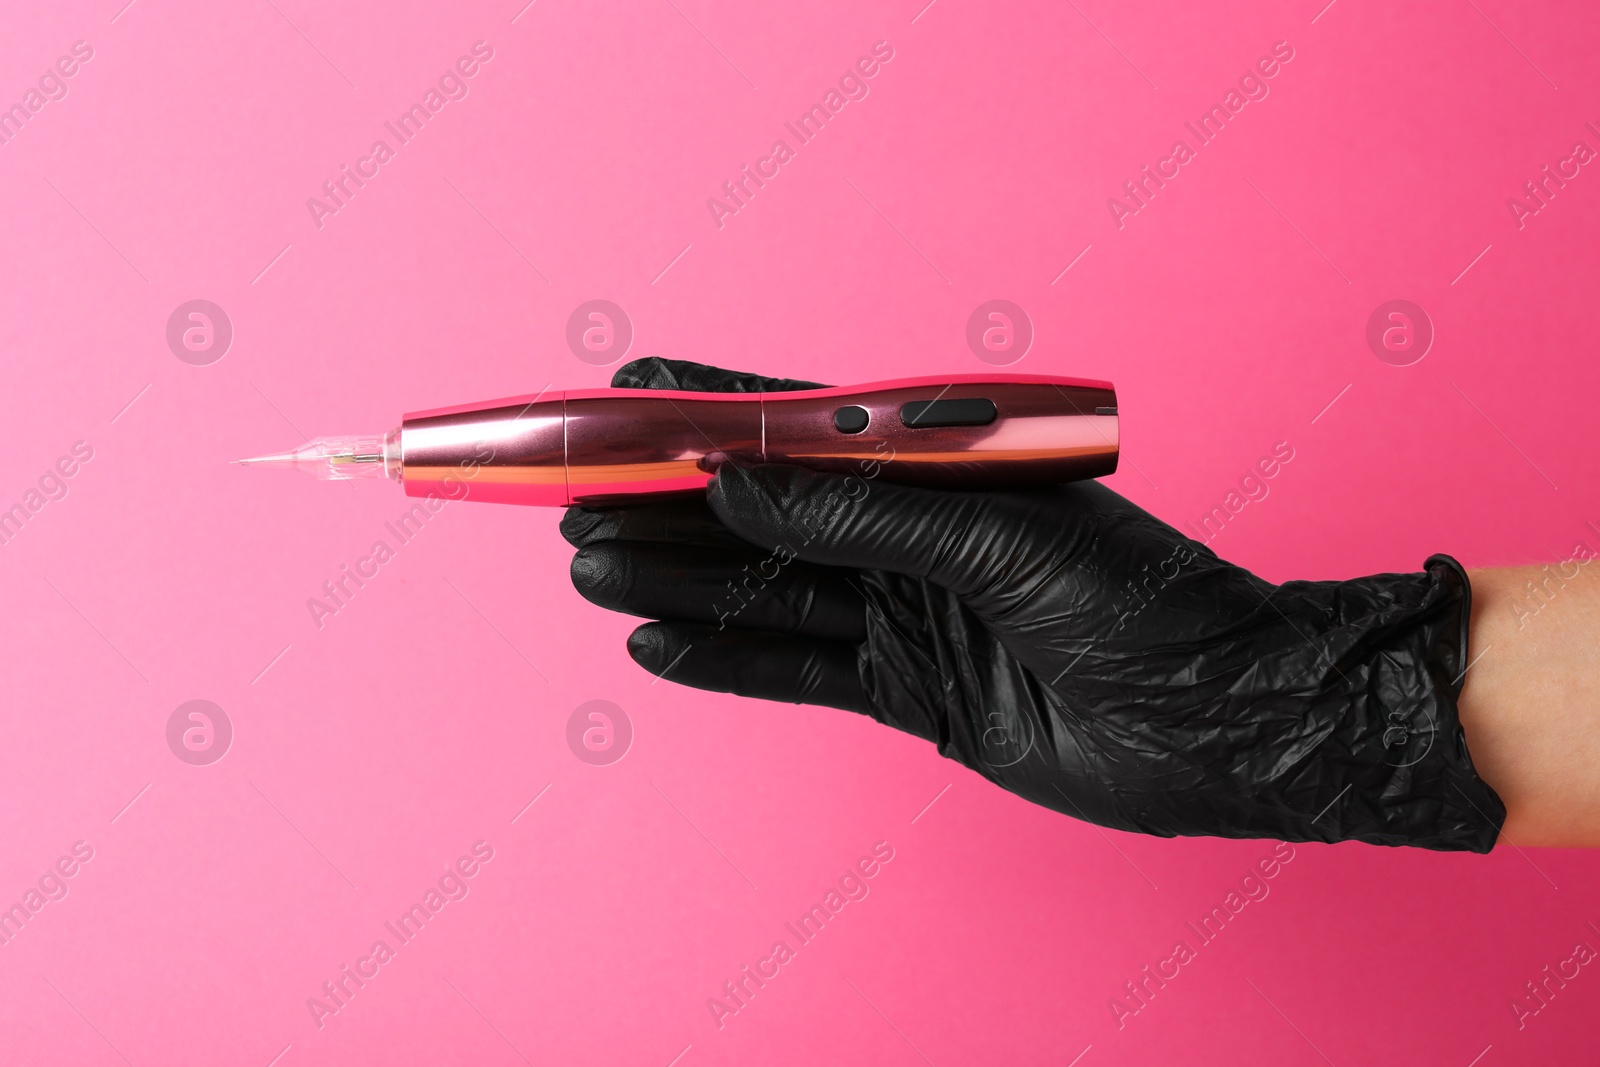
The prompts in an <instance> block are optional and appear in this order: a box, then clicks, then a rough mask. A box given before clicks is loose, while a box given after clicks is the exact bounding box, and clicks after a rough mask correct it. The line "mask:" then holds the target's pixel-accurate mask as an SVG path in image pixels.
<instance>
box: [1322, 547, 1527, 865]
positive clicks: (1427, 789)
mask: <svg viewBox="0 0 1600 1067" xmlns="http://www.w3.org/2000/svg"><path fill="white" fill-rule="evenodd" d="M1423 567H1424V572H1425V573H1424V574H1423V575H1418V576H1415V577H1417V578H1419V579H1421V580H1423V581H1424V582H1425V583H1426V588H1425V589H1424V590H1423V595H1422V597H1421V599H1420V602H1418V603H1416V604H1415V605H1414V606H1413V607H1412V608H1411V609H1410V610H1408V611H1406V612H1404V614H1403V617H1401V618H1391V619H1385V620H1384V621H1383V622H1382V623H1381V624H1380V625H1379V626H1378V627H1377V629H1376V631H1375V632H1374V633H1373V635H1372V636H1373V637H1374V638H1375V639H1376V640H1375V643H1374V645H1373V646H1372V647H1370V648H1369V649H1368V650H1367V652H1368V655H1367V656H1366V657H1365V660H1366V662H1365V663H1363V664H1361V665H1360V667H1359V668H1358V669H1357V671H1356V672H1355V677H1353V678H1352V679H1351V680H1352V682H1354V684H1355V685H1356V692H1355V699H1354V700H1353V701H1352V702H1351V716H1352V719H1353V720H1354V721H1353V722H1352V723H1351V725H1352V726H1353V727H1355V733H1356V734H1357V735H1358V737H1359V738H1360V742H1359V744H1358V745H1357V746H1353V747H1357V748H1358V749H1359V750H1360V751H1361V752H1362V753H1363V755H1364V756H1365V757H1366V758H1365V759H1364V760H1363V761H1362V762H1363V763H1365V764H1366V765H1365V766H1362V767H1360V768H1359V769H1356V768H1352V772H1353V773H1351V774H1350V777H1349V786H1350V788H1349V792H1348V793H1347V794H1346V795H1345V796H1344V797H1342V798H1341V799H1339V800H1337V801H1334V802H1333V805H1332V810H1330V811H1329V812H1328V813H1327V814H1326V815H1323V816H1320V817H1319V818H1318V819H1316V820H1314V821H1313V824H1312V826H1311V827H1310V828H1309V830H1310V831H1311V832H1310V833H1309V834H1308V836H1309V837H1310V838H1311V839H1313V840H1318V839H1320V840H1358V841H1366V842H1369V843H1372V844H1377V845H1409V846H1412V847H1418V848H1431V849H1439V850H1445V851H1470V852H1488V851H1489V850H1490V849H1492V848H1493V847H1494V844H1495V840H1496V839H1497V838H1498V837H1499V835H1500V827H1501V826H1502V825H1503V824H1504V823H1505V819H1506V808H1505V804H1504V803H1502V802H1501V800H1500V797H1499V796H1498V795H1497V794H1496V793H1495V791H1494V789H1493V788H1491V787H1490V785H1489V783H1487V782H1485V781H1484V780H1483V779H1482V778H1480V777H1479V776H1478V773H1477V771H1476V770H1475V769H1474V767H1473V765H1472V757H1471V756H1470V754H1469V753H1468V752H1467V738H1466V733H1465V731H1464V730H1463V729H1462V727H1461V716H1460V714H1459V711H1458V702H1459V700H1460V697H1461V690H1462V688H1463V685H1464V682H1465V677H1466V672H1467V668H1468V666H1469V665H1470V664H1471V660H1470V659H1469V655H1468V653H1469V650H1468V633H1469V628H1470V623H1471V619H1472V586H1471V583H1470V582H1469V581H1468V579H1467V572H1466V571H1465V570H1464V569H1463V568H1462V566H1461V564H1460V563H1458V562H1457V561H1456V560H1455V559H1453V558H1451V557H1450V556H1446V555H1434V556H1430V557H1429V558H1428V560H1427V562H1426V563H1424V564H1423ZM1385 577H1392V576H1385ZM1373 580H1375V579H1368V581H1373ZM1363 643H1364V642H1363ZM1325 834H1326V835H1327V836H1324V835H1325Z"/></svg>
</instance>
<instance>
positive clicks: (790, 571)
mask: <svg viewBox="0 0 1600 1067" xmlns="http://www.w3.org/2000/svg"><path fill="white" fill-rule="evenodd" d="M572 584H573V585H574V586H575V587H576V588H577V590H578V592H580V593H582V594H583V596H584V598H585V599H587V600H588V601H590V602H591V603H593V604H598V605H599V606H600V607H602V608H606V609H608V610H610V611H621V612H626V613H628V614H630V615H641V616H643V617H645V618H647V619H667V620H671V621H675V622H695V623H709V624H712V625H714V626H716V627H717V628H718V629H724V628H727V627H737V628H739V629H744V630H768V631H772V632H775V633H780V634H805V635H807V636H810V637H824V638H829V639H832V640H836V641H848V642H851V643H858V642H860V641H862V640H864V639H865V638H866V636H867V623H866V610H867V608H866V601H865V599H864V598H863V597H862V595H861V593H860V591H859V590H857V589H856V587H855V586H853V585H852V584H851V583H850V582H849V580H848V576H847V575H846V574H845V573H844V572H840V571H830V570H829V569H827V568H821V567H814V566H812V565H810V564H806V563H800V562H797V561H795V560H793V559H784V558H782V557H775V556H773V555H771V554H767V553H762V552H760V551H759V550H756V549H749V550H747V551H744V552H731V551H729V550H728V549H725V548H703V547H700V546H693V545H658V544H628V543H624V542H619V541H606V542H601V543H599V544H595V545H590V546H588V547H587V548H581V549H579V550H578V554H577V555H575V556H573V557H572Z"/></svg>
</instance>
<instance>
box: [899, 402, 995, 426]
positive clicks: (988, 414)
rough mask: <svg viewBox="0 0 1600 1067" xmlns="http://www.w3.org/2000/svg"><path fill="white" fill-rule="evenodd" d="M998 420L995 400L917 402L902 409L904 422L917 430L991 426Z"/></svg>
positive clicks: (901, 415)
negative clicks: (937, 427) (936, 427)
mask: <svg viewBox="0 0 1600 1067" xmlns="http://www.w3.org/2000/svg"><path fill="white" fill-rule="evenodd" d="M994 419H995V408H994V401H993V400H989V399H987V398H986V397H980V396H974V397H964V398H962V399H959V400H913V401H912V402H911V403H909V404H905V405H902V406H901V408H900V421H901V422H903V423H905V424H906V425H907V426H909V427H911V428H913V429H917V430H922V429H927V428H929V427H932V426H987V425H989V424H990V423H991V422H993V421H994Z"/></svg>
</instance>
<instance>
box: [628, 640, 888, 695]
mask: <svg viewBox="0 0 1600 1067" xmlns="http://www.w3.org/2000/svg"><path fill="white" fill-rule="evenodd" d="M628 654H629V655H631V656H632V657H633V659H634V662H635V663H637V664H639V666H641V667H643V668H644V669H645V670H647V671H649V672H650V673H651V674H654V675H656V676H657V677H660V678H665V679H666V680H667V681H669V682H677V683H678V684H680V685H689V686H693V687H694V688H696V689H706V690H709V691H711V692H713V693H734V694H737V695H738V696H743V697H755V698H757V699H759V700H779V701H783V702H785V703H789V704H822V705H825V706H827V707H830V708H843V709H844V710H845V711H855V712H860V713H862V714H866V712H867V706H868V705H867V695H866V692H865V690H864V689H863V688H862V686H861V673H860V671H859V669H858V668H857V666H856V647H855V646H854V645H851V644H849V643H847V642H844V641H825V640H819V639H817V638H810V637H778V636H776V635H773V634H763V633H754V632H751V631H748V630H721V631H719V630H718V629H717V628H716V627H714V626H698V625H694V624H691V623H675V622H652V623H647V624H645V625H644V626H641V627H639V628H638V629H637V630H635V631H633V633H632V634H630V635H629V637H628Z"/></svg>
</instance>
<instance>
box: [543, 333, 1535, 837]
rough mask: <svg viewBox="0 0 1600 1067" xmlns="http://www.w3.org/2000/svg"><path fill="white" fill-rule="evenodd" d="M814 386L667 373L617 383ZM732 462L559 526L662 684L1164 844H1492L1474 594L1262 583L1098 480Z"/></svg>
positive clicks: (1444, 577) (1452, 587)
mask: <svg viewBox="0 0 1600 1067" xmlns="http://www.w3.org/2000/svg"><path fill="white" fill-rule="evenodd" d="M612 384H613V385H615V386H621V387H632V388H673V389H692V390H706V391H724V392H753V391H758V390H766V391H778V390H785V389H800V388H817V386H816V385H814V384H813V383H809V382H791V381H786V380H783V379H772V378H761V377H757V376H755V375H746V374H737V373H734V372H729V371H723V370H718V369H716V368H713V367H703V366H700V365H698V364H693V363H681V362H677V361H667V360H659V359H645V360H638V361H636V362H634V363H630V364H628V365H627V366H625V367H623V368H622V369H621V370H619V371H618V372H617V374H616V376H615V378H614V379H613V382H612ZM875 474H881V472H879V471H873V470H868V471H863V472H862V474H861V475H859V476H856V475H838V474H821V473H816V472H813V471H809V470H805V469H802V468H799V467H792V466H780V465H763V466H749V465H744V464H737V463H728V464H725V465H724V466H723V467H722V468H721V469H720V470H719V471H718V473H717V476H716V478H715V479H714V480H713V481H712V483H711V486H710V488H709V490H708V491H707V493H706V496H705V497H704V498H701V497H698V496H696V497H692V498H676V499H670V500H662V501H658V502H653V503H648V504H641V505H632V506H626V507H616V508H595V509H588V508H572V509H569V510H568V511H567V513H566V516H565V517H564V518H563V520H562V523H561V530H562V533H563V534H564V535H565V536H566V538H567V540H568V541H569V542H571V543H572V544H573V545H574V546H576V547H577V548H578V550H579V551H578V553H577V555H576V556H575V557H574V559H573V561H572V580H573V583H574V584H575V585H576V586H577V588H578V590H579V592H581V593H582V594H583V595H584V596H585V597H587V598H588V599H589V600H591V601H593V602H594V603H596V604H599V605H600V606H602V607H606V608H610V609H612V610H614V611H624V612H629V613H631V614H634V615H641V616H644V617H646V618H651V619H660V620H662V621H660V622H652V623H649V624H646V625H644V626H641V627H639V628H638V629H637V630H635V631H634V632H633V634H632V636H630V637H629V639H628V651H629V652H630V653H631V654H632V656H633V658H634V659H635V660H636V661H637V662H638V663H639V664H640V665H641V666H643V667H645V668H646V669H647V670H649V671H651V672H653V673H656V674H658V675H661V676H663V677H665V678H667V679H668V680H670V681H675V682H680V683H683V684H685V685H691V686H696V687H698V688H701V689H709V690H714V691H718V692H731V693H738V694H741V695H743V696H751V697H760V698H764V699H768V700H781V701H788V702H791V703H806V704H827V705H831V706H833V707H837V708H845V709H848V710H850V711H856V712H861V713H864V714H867V715H870V716H872V717H873V718H874V719H877V720H878V721H879V722H882V723H886V724H888V725H890V726H893V727H896V728H898V729H901V730H905V731H907V732H909V733H912V734H915V735H917V736H918V737H922V738H925V739H927V740H929V741H932V742H934V744H936V745H937V746H938V748H939V752H940V753H941V754H942V755H945V756H948V757H950V758H951V759H955V760H958V761H960V762H961V763H963V764H965V765H966V766H968V767H970V768H972V769H973V770H975V771H977V772H978V773H979V774H981V775H983V776H984V777H985V778H988V779H989V780H990V781H992V782H994V783H995V784H997V785H999V786H1001V787H1002V788H1005V789H1008V790H1010V791H1011V792H1013V793H1016V794H1017V795H1019V796H1022V797H1026V798H1027V799H1028V800H1031V801H1033V802H1035V803H1037V804H1042V805H1044V806H1046V807H1049V808H1053V809H1055V810H1057V811H1060V812H1063V813H1066V814H1069V815H1073V816H1076V817H1079V818H1083V819H1087V820H1089V821H1091V822H1095V823H1099V824H1100V825H1102V826H1109V827H1115V828H1117V829H1121V830H1132V831H1139V832H1143V833H1148V834H1157V835H1161V836H1172V835H1176V834H1185V835H1212V836H1221V837H1272V838H1278V839H1282V840H1287V841H1340V840H1352V839H1353V840H1360V841H1367V842H1371V843H1373V844H1381V845H1415V846H1421V847H1424V848H1435V849H1470V850H1473V851H1477V852H1487V851H1488V850H1489V849H1490V848H1491V847H1493V845H1494V842H1495V838H1496V836H1497V835H1498V832H1499V828H1500V825H1501V824H1502V823H1503V822H1504V820H1505V807H1504V805H1502V804H1501V802H1500V799H1499V797H1497V796H1496V795H1495V793H1494V791H1493V790H1492V789H1491V788H1490V787H1489V786H1488V785H1487V784H1486V783H1485V782H1483V781H1482V780H1481V779H1480V778H1479V777H1478V776H1477V774H1476V773H1475V772H1474V770H1473V767H1472V761H1471V759H1470V758H1469V757H1468V755H1467V749H1466V741H1465V737H1464V735H1463V733H1462V730H1461V725H1460V721H1459V719H1458V717H1457V713H1456V698H1457V696H1458V695H1459V692H1460V679H1461V677H1462V675H1463V673H1464V668H1465V666H1466V662H1467V661H1466V658H1465V653H1466V644H1467V632H1466V628H1467V620H1468V614H1469V597H1470V591H1469V587H1468V583H1467V577H1466V574H1465V572H1464V571H1463V570H1462V569H1461V567H1460V565H1459V564H1458V563H1456V562H1455V561H1454V560H1453V559H1450V558H1449V557H1447V556H1434V557H1432V558H1431V559H1429V560H1428V561H1427V563H1426V570H1425V571H1424V572H1422V573H1417V574H1379V575H1373V576H1371V577H1366V578H1357V579H1353V580H1351V581H1345V582H1286V583H1284V584H1283V585H1273V584H1271V583H1270V582H1266V581H1263V580H1261V579H1260V578H1257V577H1255V576H1254V575H1252V574H1250V573H1249V572H1247V571H1245V570H1243V569H1241V568H1239V567H1236V566H1234V565H1232V564H1230V563H1227V562H1225V561H1224V560H1221V559H1219V558H1217V556H1216V555H1215V554H1213V553H1212V552H1211V551H1210V550H1209V549H1207V548H1206V547H1204V546H1203V545H1201V544H1199V543H1198V542H1196V541H1192V540H1190V539H1189V538H1187V537H1185V536H1183V535H1182V534H1181V533H1179V532H1178V531H1176V530H1174V529H1173V528H1172V527H1170V526H1168V525H1166V524H1165V523H1163V522H1161V521H1160V520H1158V519H1156V518H1155V517H1153V516H1152V515H1150V514H1148V513H1147V512H1145V511H1143V510H1141V509H1140V508H1138V507H1136V506H1134V505H1133V504H1131V503H1129V502H1128V501H1126V500H1124V499H1123V498H1122V497H1120V496H1118V495H1117V494H1116V493H1113V492H1112V491H1111V490H1109V489H1107V488H1105V487H1104V486H1102V485H1100V484H1099V483H1097V482H1079V483H1075V484H1071V485H1062V486H1056V487H1052V488H1049V489H1044V490H1035V491H1029V492H1005V493H976V492H947V491H937V490H929V489H913V488H906V487H902V486H896V485H892V484H890V483H889V482H887V481H886V480H884V479H883V478H882V477H881V476H879V477H874V476H873V475H875Z"/></svg>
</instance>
